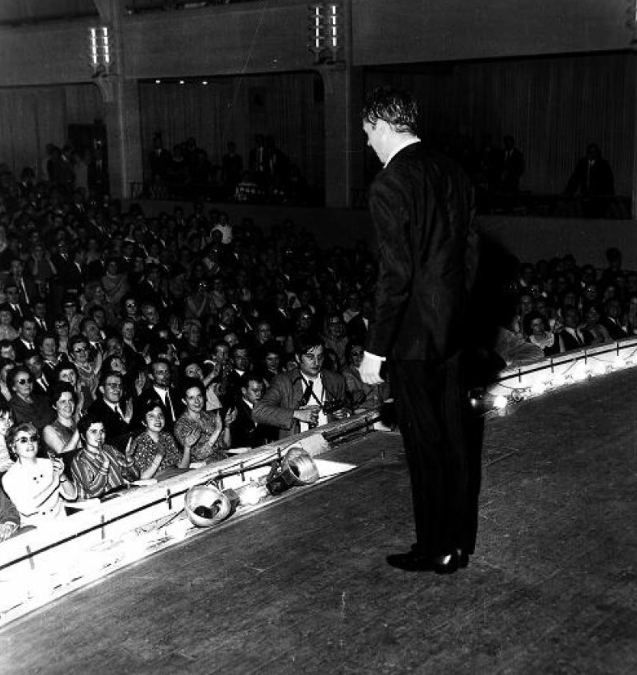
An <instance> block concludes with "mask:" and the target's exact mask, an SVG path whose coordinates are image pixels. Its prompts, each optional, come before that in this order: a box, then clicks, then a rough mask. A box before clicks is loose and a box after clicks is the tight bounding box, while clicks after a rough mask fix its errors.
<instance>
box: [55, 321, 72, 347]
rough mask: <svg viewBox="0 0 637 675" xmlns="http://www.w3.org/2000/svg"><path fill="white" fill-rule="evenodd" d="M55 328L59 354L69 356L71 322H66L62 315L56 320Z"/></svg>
mask: <svg viewBox="0 0 637 675" xmlns="http://www.w3.org/2000/svg"><path fill="white" fill-rule="evenodd" d="M53 326H54V328H55V337H56V338H57V343H58V352H59V353H60V354H63V355H65V356H68V353H69V335H70V331H69V322H68V321H67V320H66V317H64V316H62V315H60V316H58V317H57V318H56V319H55V321H54V323H53Z"/></svg>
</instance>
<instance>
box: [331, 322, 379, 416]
mask: <svg viewBox="0 0 637 675" xmlns="http://www.w3.org/2000/svg"><path fill="white" fill-rule="evenodd" d="M352 320H354V319H352ZM364 352H365V348H364V346H363V342H362V341H360V340H357V339H352V340H350V342H349V343H348V344H347V348H346V350H345V362H346V364H347V365H346V366H345V368H344V369H343V373H342V374H343V377H344V378H345V384H346V386H347V394H348V397H349V400H350V403H351V406H352V408H353V409H354V410H355V411H360V410H369V409H370V408H375V407H377V406H379V405H381V404H382V403H384V402H385V401H386V400H387V399H388V398H389V393H390V390H389V383H388V382H382V383H381V384H367V383H365V382H363V380H362V379H361V374H360V371H359V368H360V366H361V363H362V362H363V355H364Z"/></svg>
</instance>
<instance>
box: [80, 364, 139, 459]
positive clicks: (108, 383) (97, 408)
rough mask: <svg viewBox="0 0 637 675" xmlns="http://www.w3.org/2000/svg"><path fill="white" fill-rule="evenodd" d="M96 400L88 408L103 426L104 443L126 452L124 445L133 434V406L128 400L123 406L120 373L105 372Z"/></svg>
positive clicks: (122, 385) (122, 381) (101, 378)
mask: <svg viewBox="0 0 637 675" xmlns="http://www.w3.org/2000/svg"><path fill="white" fill-rule="evenodd" d="M99 392H100V394H101V396H100V397H99V398H97V399H96V400H95V401H93V403H91V405H90V406H89V408H88V412H89V413H91V414H94V415H95V416H96V418H97V419H99V420H100V421H101V422H102V423H103V424H104V431H105V432H106V442H107V443H109V444H110V445H113V446H115V447H116V448H117V449H118V450H119V451H121V452H124V451H125V450H126V444H127V443H128V440H129V438H130V437H131V434H132V432H133V424H132V419H133V404H132V402H131V401H130V400H129V401H127V402H126V404H124V402H123V400H122V395H123V393H124V380H123V378H122V376H121V374H120V373H116V372H114V371H111V372H105V373H103V374H102V376H101V377H100V384H99Z"/></svg>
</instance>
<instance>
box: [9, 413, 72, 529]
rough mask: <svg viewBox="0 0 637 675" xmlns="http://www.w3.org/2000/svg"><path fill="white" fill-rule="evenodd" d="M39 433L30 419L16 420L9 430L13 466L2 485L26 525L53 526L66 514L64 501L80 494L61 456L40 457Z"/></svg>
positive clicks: (23, 524)
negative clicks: (53, 457) (56, 457)
mask: <svg viewBox="0 0 637 675" xmlns="http://www.w3.org/2000/svg"><path fill="white" fill-rule="evenodd" d="M39 439H40V436H39V433H38V430H37V429H36V427H35V426H34V425H33V424H31V422H23V423H16V424H15V425H14V426H13V427H11V429H9V431H8V432H7V447H8V448H9V454H10V455H11V456H12V458H14V459H15V463H14V465H13V466H12V467H11V468H10V469H9V470H8V471H7V472H6V473H5V474H4V476H3V478H2V487H3V488H4V490H5V492H6V493H7V496H8V497H9V499H10V500H11V501H12V502H13V504H14V505H15V507H16V508H17V509H18V512H19V513H20V523H21V525H22V526H23V527H24V526H26V525H33V526H35V527H40V526H41V527H47V528H48V527H51V525H52V524H53V523H54V522H55V521H56V520H58V519H60V518H65V517H66V511H65V509H64V502H65V501H68V500H71V501H72V500H74V499H76V497H77V490H76V488H75V485H74V484H73V483H72V482H71V481H70V480H69V479H68V478H67V476H66V474H65V473H64V463H63V462H62V460H61V459H48V458H44V457H38V443H39Z"/></svg>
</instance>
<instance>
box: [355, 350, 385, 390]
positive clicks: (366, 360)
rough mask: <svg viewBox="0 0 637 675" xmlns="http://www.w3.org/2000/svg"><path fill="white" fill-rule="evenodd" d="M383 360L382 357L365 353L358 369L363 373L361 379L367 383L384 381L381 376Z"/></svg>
mask: <svg viewBox="0 0 637 675" xmlns="http://www.w3.org/2000/svg"><path fill="white" fill-rule="evenodd" d="M382 364H383V362H382V361H381V360H380V359H375V358H374V357H373V356H368V355H367V354H365V356H363V360H362V362H361V365H360V366H359V368H358V371H359V372H360V374H361V380H363V382H365V384H380V383H381V382H384V380H383V378H382V377H381V376H380V367H381V365H382Z"/></svg>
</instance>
